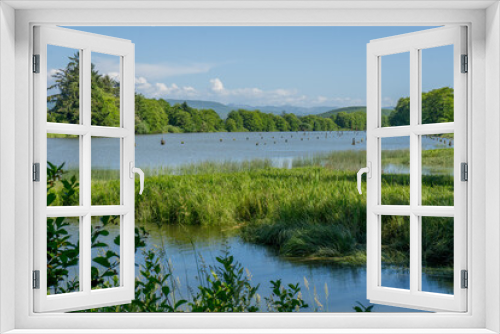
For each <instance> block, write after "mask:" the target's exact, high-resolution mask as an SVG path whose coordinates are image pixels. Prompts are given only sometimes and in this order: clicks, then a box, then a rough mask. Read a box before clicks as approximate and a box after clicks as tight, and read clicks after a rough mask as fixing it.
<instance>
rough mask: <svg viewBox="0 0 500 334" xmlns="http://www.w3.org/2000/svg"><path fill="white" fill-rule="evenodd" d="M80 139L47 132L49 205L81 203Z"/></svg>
mask: <svg viewBox="0 0 500 334" xmlns="http://www.w3.org/2000/svg"><path fill="white" fill-rule="evenodd" d="M79 162H80V139H79V136H74V135H60V134H53V133H49V134H47V206H71V205H80V164H79Z"/></svg>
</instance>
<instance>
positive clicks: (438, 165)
mask: <svg viewBox="0 0 500 334" xmlns="http://www.w3.org/2000/svg"><path fill="white" fill-rule="evenodd" d="M421 140H422V205H439V206H453V197H454V192H453V189H454V184H453V182H454V176H453V167H454V163H453V159H454V146H453V140H454V136H453V134H451V133H448V134H437V135H429V136H422V137H421Z"/></svg>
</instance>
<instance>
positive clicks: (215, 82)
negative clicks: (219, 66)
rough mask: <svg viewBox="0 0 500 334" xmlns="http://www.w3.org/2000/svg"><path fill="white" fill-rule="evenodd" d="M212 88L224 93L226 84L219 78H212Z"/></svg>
mask: <svg viewBox="0 0 500 334" xmlns="http://www.w3.org/2000/svg"><path fill="white" fill-rule="evenodd" d="M210 90H211V91H212V92H214V93H219V94H220V93H224V85H223V84H222V81H220V79H219V78H215V79H211V80H210Z"/></svg>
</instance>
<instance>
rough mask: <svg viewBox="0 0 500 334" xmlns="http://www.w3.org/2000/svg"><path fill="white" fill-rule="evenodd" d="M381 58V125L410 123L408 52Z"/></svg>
mask: <svg viewBox="0 0 500 334" xmlns="http://www.w3.org/2000/svg"><path fill="white" fill-rule="evenodd" d="M380 58H381V65H380V66H381V77H382V78H381V81H382V88H381V96H380V99H381V106H382V110H381V117H382V123H381V125H382V126H401V125H410V97H409V96H410V53H409V52H404V53H398V54H394V55H388V56H382V57H380Z"/></svg>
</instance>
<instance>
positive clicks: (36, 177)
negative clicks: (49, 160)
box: [33, 162, 40, 182]
mask: <svg viewBox="0 0 500 334" xmlns="http://www.w3.org/2000/svg"><path fill="white" fill-rule="evenodd" d="M33 181H34V182H40V163H38V162H35V163H34V164H33Z"/></svg>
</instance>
